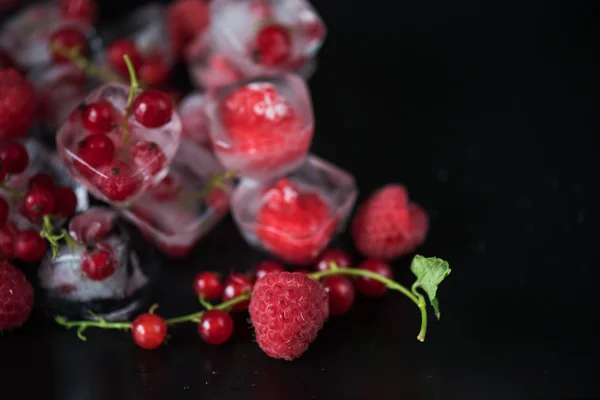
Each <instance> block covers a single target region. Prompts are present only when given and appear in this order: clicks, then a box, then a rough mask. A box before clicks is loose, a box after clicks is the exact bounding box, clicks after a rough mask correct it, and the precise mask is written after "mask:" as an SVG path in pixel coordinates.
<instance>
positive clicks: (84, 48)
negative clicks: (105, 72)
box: [50, 26, 88, 62]
mask: <svg viewBox="0 0 600 400" xmlns="http://www.w3.org/2000/svg"><path fill="white" fill-rule="evenodd" d="M50 43H51V44H52V46H58V47H60V48H62V49H63V51H65V50H66V51H69V50H72V49H74V48H77V49H78V54H79V55H86V54H87V52H88V40H87V38H86V37H85V35H84V34H83V32H81V31H80V30H79V29H77V28H75V27H72V26H66V27H64V28H60V29H58V30H57V31H56V32H54V33H53V34H52V36H50ZM52 55H53V58H54V61H56V62H69V61H70V60H69V58H68V57H65V56H64V55H62V54H60V53H59V52H57V51H55V50H53V51H52Z"/></svg>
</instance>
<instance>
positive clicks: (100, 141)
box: [77, 135, 116, 169]
mask: <svg viewBox="0 0 600 400" xmlns="http://www.w3.org/2000/svg"><path fill="white" fill-rule="evenodd" d="M115 152H116V149H115V145H114V144H113V142H112V140H110V138H109V137H108V136H105V135H90V136H88V137H86V138H85V139H83V140H82V141H81V142H79V146H78V149H77V156H78V157H79V158H80V159H81V160H82V161H83V162H85V163H86V164H88V165H89V167H91V168H98V167H101V166H103V165H106V164H109V163H110V162H112V160H113V158H114V157H115ZM89 167H87V166H86V165H82V166H81V168H86V169H89Z"/></svg>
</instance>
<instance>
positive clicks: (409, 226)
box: [351, 184, 429, 260]
mask: <svg viewBox="0 0 600 400" xmlns="http://www.w3.org/2000/svg"><path fill="white" fill-rule="evenodd" d="M428 229H429V218H428V217H427V214H426V213H425V211H424V210H423V209H422V208H421V207H419V206H418V205H416V204H414V203H411V202H409V201H408V194H407V193H406V189H405V188H404V187H403V186H401V185H397V184H392V185H387V186H384V187H383V188H381V189H379V190H378V191H376V192H375V193H374V194H373V195H371V197H369V198H368V199H367V200H366V201H365V202H364V203H363V204H362V205H361V206H360V207H359V209H358V212H357V213H356V216H355V217H354V220H353V221H352V227H351V230H352V236H353V238H354V244H355V245H356V248H357V249H358V251H360V252H361V253H362V254H363V255H365V256H367V257H370V258H377V259H381V260H393V259H395V258H398V257H400V256H402V255H405V254H407V253H410V252H412V251H413V250H414V249H415V248H416V247H418V246H419V245H421V244H422V243H423V241H424V240H425V237H426V236H427V231H428Z"/></svg>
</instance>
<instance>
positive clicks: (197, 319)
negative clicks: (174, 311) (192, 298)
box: [165, 293, 252, 325]
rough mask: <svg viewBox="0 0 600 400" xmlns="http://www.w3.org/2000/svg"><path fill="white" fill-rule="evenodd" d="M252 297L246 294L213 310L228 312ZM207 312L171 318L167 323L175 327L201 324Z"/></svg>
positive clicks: (214, 307)
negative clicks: (186, 323) (182, 323)
mask: <svg viewBox="0 0 600 400" xmlns="http://www.w3.org/2000/svg"><path fill="white" fill-rule="evenodd" d="M251 296H252V294H251V293H244V294H242V295H240V296H238V297H234V298H233V299H231V300H229V301H226V302H224V303H221V304H219V305H217V306H213V307H212V309H213V310H227V309H229V308H231V307H233V306H235V305H236V304H238V303H242V302H244V301H247V300H250V297H251ZM205 311H206V310H202V311H198V312H195V313H193V314H188V315H183V316H181V317H175V318H170V319H168V320H166V321H165V322H166V323H167V325H174V324H179V323H181V322H196V323H197V322H200V318H202V315H203V314H204V312H205Z"/></svg>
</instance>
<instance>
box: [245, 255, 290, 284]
mask: <svg viewBox="0 0 600 400" xmlns="http://www.w3.org/2000/svg"><path fill="white" fill-rule="evenodd" d="M283 271H285V268H283V265H281V264H279V263H278V262H275V261H271V260H265V261H261V262H260V263H259V264H258V265H257V266H256V268H254V271H253V272H252V278H253V279H254V282H256V281H257V280H259V279H260V278H262V277H263V276H265V275H266V274H269V273H271V272H283Z"/></svg>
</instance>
